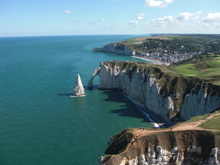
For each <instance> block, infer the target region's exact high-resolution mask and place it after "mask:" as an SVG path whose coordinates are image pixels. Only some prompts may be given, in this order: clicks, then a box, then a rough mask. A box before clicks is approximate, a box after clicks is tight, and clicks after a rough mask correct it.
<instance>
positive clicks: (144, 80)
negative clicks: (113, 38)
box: [89, 61, 220, 120]
mask: <svg viewBox="0 0 220 165" xmlns="http://www.w3.org/2000/svg"><path fill="white" fill-rule="evenodd" d="M146 65H147V64H145V63H143V62H128V61H127V62H118V61H109V62H104V63H101V64H100V67H98V68H97V69H96V70H95V72H94V74H93V75H92V78H91V79H90V81H89V87H92V80H93V79H94V77H95V76H96V75H99V76H100V85H99V88H100V89H122V90H123V91H124V92H125V93H126V94H128V95H129V96H130V97H131V98H133V99H135V100H136V101H138V102H140V103H142V104H144V105H145V106H146V107H147V108H148V109H149V110H151V111H153V112H155V113H157V114H159V115H161V116H163V117H164V118H165V119H167V120H170V119H172V120H179V119H183V120H187V119H189V118H191V117H193V116H196V115H202V114H205V113H209V112H210V111H212V110H213V109H216V108H217V107H218V106H220V97H219V91H220V87H219V86H214V85H212V84H208V83H204V82H202V81H201V80H199V79H194V78H187V77H181V76H176V75H175V74H172V73H166V72H163V71H162V70H161V69H160V68H156V67H152V66H151V65H149V66H146ZM163 67H164V70H165V69H166V68H165V66H163Z"/></svg>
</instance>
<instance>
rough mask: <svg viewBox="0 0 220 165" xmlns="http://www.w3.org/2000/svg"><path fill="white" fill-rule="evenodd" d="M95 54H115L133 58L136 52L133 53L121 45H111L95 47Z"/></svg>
mask: <svg viewBox="0 0 220 165" xmlns="http://www.w3.org/2000/svg"><path fill="white" fill-rule="evenodd" d="M92 51H93V52H105V53H114V54H120V55H126V56H133V55H135V51H133V50H132V49H131V48H129V47H128V46H126V45H124V44H121V43H111V44H108V45H105V46H104V47H102V48H98V47H94V48H93V50H92Z"/></svg>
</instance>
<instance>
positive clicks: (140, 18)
mask: <svg viewBox="0 0 220 165" xmlns="http://www.w3.org/2000/svg"><path fill="white" fill-rule="evenodd" d="M145 15H146V14H145V13H140V14H138V16H137V20H142V19H144V16H145Z"/></svg>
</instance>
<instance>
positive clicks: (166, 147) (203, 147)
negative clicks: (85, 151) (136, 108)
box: [100, 131, 220, 165]
mask: <svg viewBox="0 0 220 165" xmlns="http://www.w3.org/2000/svg"><path fill="white" fill-rule="evenodd" d="M126 134H128V135H129V136H128V137H130V133H129V131H128V132H124V133H122V134H121V135H120V136H118V137H117V138H115V139H114V140H113V142H112V143H111V145H110V146H109V147H108V148H107V150H106V151H105V154H106V156H105V157H102V158H101V159H100V164H103V165H158V164H160V165H167V164H173V165H180V164H183V165H184V164H205V165H217V164H219V156H220V150H219V147H220V146H219V132H218V133H213V132H209V131H176V132H172V131H169V132H158V133H153V134H149V135H147V136H145V137H141V138H140V139H135V140H134V137H130V141H129V142H128V143H127V144H126V145H125V146H126V147H125V146H124V144H122V143H121V141H122V139H125V137H127V136H126ZM127 139H128V138H127ZM127 141H128V140H127ZM112 146H113V147H112ZM111 148H113V149H114V150H112V149H111Z"/></svg>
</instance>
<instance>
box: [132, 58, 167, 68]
mask: <svg viewBox="0 0 220 165" xmlns="http://www.w3.org/2000/svg"><path fill="white" fill-rule="evenodd" d="M131 57H133V58H138V59H141V60H145V61H148V62H151V63H153V64H158V65H166V66H170V63H167V62H163V61H159V60H156V59H152V58H150V57H143V56H131Z"/></svg>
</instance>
